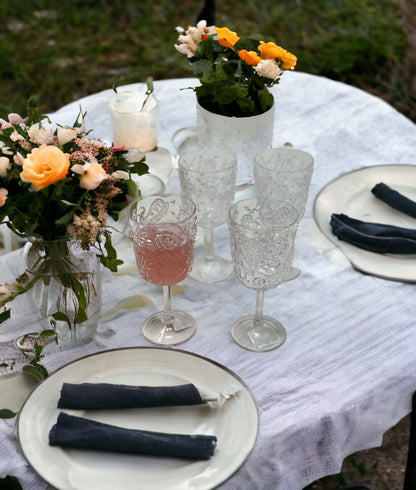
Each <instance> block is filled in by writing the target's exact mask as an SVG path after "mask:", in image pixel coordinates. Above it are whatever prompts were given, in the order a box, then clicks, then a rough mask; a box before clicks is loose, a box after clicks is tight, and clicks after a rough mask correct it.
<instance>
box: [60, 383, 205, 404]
mask: <svg viewBox="0 0 416 490" xmlns="http://www.w3.org/2000/svg"><path fill="white" fill-rule="evenodd" d="M203 403H205V401H204V400H202V398H201V395H200V393H199V391H198V390H197V388H196V387H195V386H194V385H193V384H191V383H189V384H184V385H178V386H128V385H117V384H110V383H81V384H73V383H64V384H63V386H62V389H61V396H60V398H59V400H58V408H72V409H87V410H88V409H117V408H146V407H177V406H183V405H201V404H203Z"/></svg>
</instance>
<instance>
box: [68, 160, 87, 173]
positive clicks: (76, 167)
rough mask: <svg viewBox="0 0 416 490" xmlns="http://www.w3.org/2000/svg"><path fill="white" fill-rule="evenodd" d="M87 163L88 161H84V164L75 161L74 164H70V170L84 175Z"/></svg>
mask: <svg viewBox="0 0 416 490" xmlns="http://www.w3.org/2000/svg"><path fill="white" fill-rule="evenodd" d="M88 165H89V164H88V163H86V164H85V165H81V164H79V163H76V164H75V165H72V167H71V171H72V172H74V174H78V175H84V172H85V170H86V169H87V168H88Z"/></svg>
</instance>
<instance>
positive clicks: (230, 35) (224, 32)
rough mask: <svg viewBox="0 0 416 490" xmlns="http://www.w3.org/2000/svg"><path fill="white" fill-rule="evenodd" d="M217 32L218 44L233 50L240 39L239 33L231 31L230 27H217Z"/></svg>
mask: <svg viewBox="0 0 416 490" xmlns="http://www.w3.org/2000/svg"><path fill="white" fill-rule="evenodd" d="M215 31H216V33H217V34H218V42H219V43H220V44H221V46H224V47H226V48H232V47H233V46H234V44H236V43H237V42H238V40H239V39H240V38H239V37H238V36H237V33H236V32H233V31H230V29H228V27H216V28H215Z"/></svg>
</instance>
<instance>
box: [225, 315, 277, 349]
mask: <svg viewBox="0 0 416 490" xmlns="http://www.w3.org/2000/svg"><path fill="white" fill-rule="evenodd" d="M253 322H254V315H248V316H244V317H243V318H240V319H239V320H237V321H236V322H235V323H234V325H233V327H232V329H231V335H232V337H233V339H234V341H235V342H236V343H237V344H238V345H239V346H240V347H243V348H244V349H247V350H251V351H255V352H266V351H269V350H273V349H277V348H278V347H280V346H281V345H282V344H283V343H284V341H285V340H286V330H285V328H284V327H283V325H282V324H281V323H280V322H278V321H277V320H275V319H274V318H271V317H269V316H264V317H263V322H264V323H263V327H262V328H261V329H257V330H255V329H254V323H253Z"/></svg>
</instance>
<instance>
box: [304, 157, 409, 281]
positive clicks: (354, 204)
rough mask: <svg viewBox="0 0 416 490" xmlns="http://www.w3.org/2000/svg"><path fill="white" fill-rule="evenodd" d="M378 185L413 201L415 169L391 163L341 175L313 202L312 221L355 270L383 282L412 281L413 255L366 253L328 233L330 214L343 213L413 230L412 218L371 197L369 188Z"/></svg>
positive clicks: (330, 232) (363, 219)
mask: <svg viewBox="0 0 416 490" xmlns="http://www.w3.org/2000/svg"><path fill="white" fill-rule="evenodd" d="M380 182H383V183H384V184H386V185H388V186H389V187H392V188H393V189H395V190H397V191H399V192H400V193H402V194H404V195H405V196H406V197H408V198H410V199H412V200H416V166H414V165H402V164H394V165H378V166H374V167H364V168H360V169H358V170H355V171H353V172H350V173H347V174H345V175H342V176H341V177H339V178H337V179H335V180H334V181H332V182H330V183H329V184H328V185H327V186H326V187H324V188H323V189H322V190H321V192H320V193H319V194H318V196H317V197H316V200H315V203H314V217H315V221H316V223H317V224H318V226H319V228H320V229H321V231H322V232H323V234H324V235H325V236H326V237H327V238H329V240H331V242H333V243H335V245H337V246H338V247H339V248H340V249H341V250H342V252H343V253H344V254H345V256H346V257H347V258H348V260H349V261H350V262H351V264H352V266H353V267H354V268H355V269H357V270H359V271H361V272H364V273H367V274H372V275H374V276H378V277H382V278H384V279H391V280H394V281H402V282H416V256H415V255H393V254H380V253H375V252H370V251H368V250H363V249H361V248H359V247H355V246H354V245H351V244H349V243H347V242H345V241H342V240H339V239H338V238H337V237H336V236H335V235H334V234H333V233H332V229H331V226H330V224H329V222H330V219H331V214H332V213H344V214H346V215H348V216H350V217H351V218H355V219H359V220H361V221H372V222H375V223H386V224H390V225H396V226H402V227H405V228H416V219H415V218H412V217H410V216H408V215H406V214H404V213H402V212H400V211H397V210H396V209H393V208H392V207H390V206H389V205H387V204H386V203H384V202H383V201H381V200H380V199H378V198H377V197H375V196H374V195H373V194H372V192H371V189H372V188H373V187H374V186H375V185H376V184H378V183H380Z"/></svg>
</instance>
